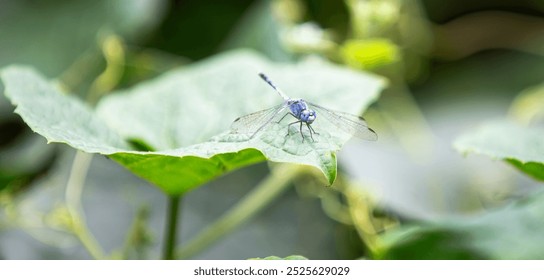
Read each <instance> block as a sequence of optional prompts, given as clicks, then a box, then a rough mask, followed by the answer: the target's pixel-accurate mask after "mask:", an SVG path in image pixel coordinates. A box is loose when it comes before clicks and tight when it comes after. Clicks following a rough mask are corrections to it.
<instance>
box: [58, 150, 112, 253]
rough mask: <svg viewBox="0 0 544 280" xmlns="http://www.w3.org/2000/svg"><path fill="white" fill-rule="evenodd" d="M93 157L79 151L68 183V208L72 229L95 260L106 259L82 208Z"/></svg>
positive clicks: (66, 195)
mask: <svg viewBox="0 0 544 280" xmlns="http://www.w3.org/2000/svg"><path fill="white" fill-rule="evenodd" d="M92 158H93V156H92V155H91V154H86V153H84V152H81V151H77V152H76V155H75V156H74V161H73V163H72V169H71V170H70V177H69V178H68V182H67V183H66V193H65V199H66V208H67V210H68V213H69V215H70V219H71V229H72V231H73V233H74V234H75V235H76V237H77V238H78V239H79V241H80V242H81V244H83V246H84V247H85V249H87V251H88V252H89V254H90V255H91V256H92V257H93V258H95V259H104V257H105V256H104V251H103V250H102V248H101V247H100V244H99V243H98V241H96V239H95V238H94V236H93V234H92V233H91V231H90V230H89V228H88V227H87V224H86V223H85V214H84V213H83V207H81V194H82V192H83V187H84V184H85V179H86V178H87V172H88V171H89V166H90V164H91V160H92Z"/></svg>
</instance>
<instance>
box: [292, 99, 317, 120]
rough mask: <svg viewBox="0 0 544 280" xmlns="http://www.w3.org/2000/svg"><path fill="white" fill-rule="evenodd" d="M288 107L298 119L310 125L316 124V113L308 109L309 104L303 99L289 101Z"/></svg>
mask: <svg viewBox="0 0 544 280" xmlns="http://www.w3.org/2000/svg"><path fill="white" fill-rule="evenodd" d="M287 106H289V110H291V113H293V115H294V116H295V117H296V118H297V119H299V120H301V121H303V122H305V123H308V124H311V123H312V122H314V120H315V118H316V114H315V111H314V110H312V109H310V108H308V104H306V101H304V100H303V99H289V100H287Z"/></svg>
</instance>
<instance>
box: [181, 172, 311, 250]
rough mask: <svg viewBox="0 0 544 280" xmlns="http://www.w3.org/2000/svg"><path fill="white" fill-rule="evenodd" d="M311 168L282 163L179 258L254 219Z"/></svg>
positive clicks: (184, 248)
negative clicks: (295, 179) (304, 171)
mask: <svg viewBox="0 0 544 280" xmlns="http://www.w3.org/2000/svg"><path fill="white" fill-rule="evenodd" d="M304 168H307V167H305V166H302V165H293V164H280V165H278V167H277V168H275V170H273V172H272V173H271V174H270V175H268V177H266V178H265V179H264V180H263V181H262V182H261V183H260V184H259V185H258V186H257V187H255V188H254V189H253V190H252V191H251V192H250V193H249V194H248V195H247V196H246V197H245V198H244V199H243V200H242V201H240V202H239V203H237V204H236V205H235V206H234V207H233V208H231V209H230V210H229V211H228V212H226V213H225V214H224V215H223V216H221V217H220V218H219V219H217V221H215V222H213V223H212V224H210V225H209V226H208V227H206V228H205V229H203V230H202V231H201V232H200V233H198V234H197V235H196V237H195V238H194V239H192V240H191V241H189V243H187V245H186V246H184V247H182V248H181V249H180V250H178V252H177V254H176V255H177V257H178V258H180V259H186V258H189V257H190V256H193V255H194V254H196V253H198V252H200V251H202V250H203V249H204V248H206V247H208V246H209V245H210V244H212V243H213V242H215V241H216V240H217V239H219V238H220V237H221V236H223V235H225V234H227V233H229V232H230V231H232V230H234V229H235V228H236V227H238V226H240V225H241V224H242V223H244V222H245V221H247V220H249V219H251V218H252V217H253V216H255V215H256V214H257V213H259V211H260V210H262V209H263V208H264V207H266V206H267V205H269V204H270V202H272V201H273V200H274V198H276V197H278V196H279V195H280V194H281V193H282V192H283V191H284V190H285V189H287V187H288V186H289V185H290V184H289V183H290V182H291V180H292V179H293V178H295V177H296V176H297V175H299V174H300V173H301V171H303V170H304Z"/></svg>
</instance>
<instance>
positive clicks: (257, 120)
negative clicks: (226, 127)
mask: <svg viewBox="0 0 544 280" xmlns="http://www.w3.org/2000/svg"><path fill="white" fill-rule="evenodd" d="M285 108H287V107H286V106H285V105H284V104H280V105H278V106H274V107H272V108H268V109H266V110H262V111H258V112H255V113H251V114H249V115H245V116H242V117H239V118H237V119H236V120H234V122H233V123H232V125H231V126H230V129H231V130H232V132H234V133H241V134H251V137H253V136H254V135H255V134H256V133H257V132H259V131H261V130H262V129H263V128H264V127H265V126H267V125H268V124H270V122H272V120H273V119H274V118H275V117H276V116H277V115H278V114H279V113H280V112H282V111H283V110H284V109H285Z"/></svg>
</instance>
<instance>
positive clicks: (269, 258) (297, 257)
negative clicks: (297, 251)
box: [250, 255, 308, 261]
mask: <svg viewBox="0 0 544 280" xmlns="http://www.w3.org/2000/svg"><path fill="white" fill-rule="evenodd" d="M307 259H308V258H306V257H303V256H300V255H291V256H287V257H285V258H280V257H277V256H269V257H265V258H250V260H274V261H275V260H297V261H302V260H307Z"/></svg>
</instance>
